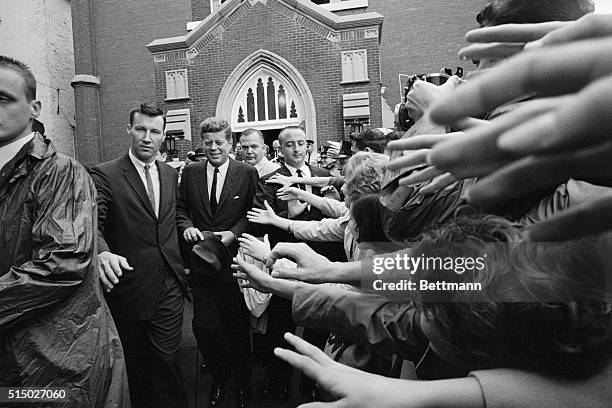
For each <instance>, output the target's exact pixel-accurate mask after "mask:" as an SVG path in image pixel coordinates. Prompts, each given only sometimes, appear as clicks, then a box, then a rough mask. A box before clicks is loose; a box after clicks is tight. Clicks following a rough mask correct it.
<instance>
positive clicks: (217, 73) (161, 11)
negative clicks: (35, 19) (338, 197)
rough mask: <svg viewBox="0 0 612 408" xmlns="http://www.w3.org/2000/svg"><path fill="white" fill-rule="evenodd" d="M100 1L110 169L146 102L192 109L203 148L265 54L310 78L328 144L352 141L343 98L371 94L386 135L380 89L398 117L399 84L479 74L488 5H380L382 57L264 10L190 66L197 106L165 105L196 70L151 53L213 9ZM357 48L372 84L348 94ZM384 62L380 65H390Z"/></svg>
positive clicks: (97, 12) (193, 2) (434, 0)
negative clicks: (218, 115) (344, 55)
mask: <svg viewBox="0 0 612 408" xmlns="http://www.w3.org/2000/svg"><path fill="white" fill-rule="evenodd" d="M0 1H1V0H0ZM5 1H9V0H5ZM90 1H91V2H92V4H93V5H94V6H93V11H94V17H95V21H94V34H95V43H96V45H97V47H96V53H95V57H96V70H97V73H98V75H99V76H100V78H101V88H100V115H101V119H102V140H103V143H102V145H103V149H104V155H103V157H104V160H108V159H111V158H113V157H115V156H117V155H118V154H121V153H123V152H124V151H125V150H126V149H127V146H128V140H127V137H125V123H126V122H127V112H128V111H129V109H130V108H131V107H132V106H133V105H135V104H136V103H138V102H141V101H155V100H157V102H158V103H161V104H162V105H163V107H164V109H180V108H184V107H187V108H190V109H191V112H192V114H191V118H192V119H191V120H192V135H193V136H194V140H196V139H197V125H198V124H199V122H200V121H201V120H202V118H204V117H207V116H211V115H214V113H215V107H216V102H217V100H216V98H217V96H218V95H219V92H220V90H221V87H222V86H223V84H224V82H225V79H226V78H227V76H228V75H229V73H230V72H231V70H232V69H233V68H234V67H235V66H236V65H237V64H238V63H239V62H240V61H242V60H243V59H244V58H245V57H246V56H247V55H248V54H250V53H251V52H253V51H255V50H257V49H259V48H265V49H267V50H270V51H272V52H275V53H277V54H279V55H281V56H282V57H283V58H285V59H287V60H289V62H290V63H291V64H293V65H294V66H295V67H296V68H297V69H298V70H299V71H300V72H301V73H302V74H303V76H304V78H305V80H306V82H307V83H308V86H309V87H310V90H311V92H312V94H313V96H314V98H315V105H316V112H317V134H318V137H319V139H320V140H328V139H332V140H337V139H338V138H340V137H341V136H342V135H343V134H345V133H346V129H345V128H344V127H343V124H342V94H343V93H352V92H364V91H367V92H369V93H370V102H371V121H372V125H373V126H380V125H381V121H382V119H381V115H382V112H381V106H380V103H379V101H380V96H381V95H380V86H381V85H382V86H384V87H386V92H385V93H384V94H383V95H382V96H384V97H385V99H386V101H387V103H388V106H386V107H385V108H386V110H387V111H388V110H389V109H391V108H392V107H393V106H394V105H395V103H397V102H399V98H400V90H399V85H398V74H400V73H402V74H413V73H426V72H437V71H439V70H440V68H442V67H452V68H453V69H454V68H455V67H456V66H457V65H460V66H463V67H464V68H465V69H471V64H469V63H465V62H462V61H459V60H458V59H457V57H456V55H457V50H458V49H459V48H460V47H461V45H462V44H463V43H464V42H463V36H464V34H465V32H466V31H467V30H468V29H471V28H474V27H475V25H476V24H475V15H476V13H477V12H478V10H480V8H481V7H482V6H483V5H484V3H485V1H484V0H464V1H463V2H460V6H458V5H455V4H454V3H453V4H452V5H449V4H450V3H449V2H443V1H441V0H410V1H407V0H406V1H401V2H400V1H399V0H370V2H369V7H368V8H367V9H366V10H365V11H376V12H379V13H381V14H382V15H383V16H384V17H385V19H384V23H383V28H382V38H381V43H380V46H379V47H378V45H377V44H378V39H368V40H364V39H361V40H355V42H354V44H348V43H344V42H343V43H335V44H334V43H331V42H329V41H327V40H325V39H323V38H322V37H321V36H319V35H317V34H313V33H312V32H309V31H308V30H306V29H305V28H303V27H301V26H299V25H296V24H295V23H294V22H293V21H289V20H288V19H287V18H285V17H283V16H281V15H280V14H278V13H276V12H274V11H273V10H270V9H269V8H268V7H266V6H264V5H263V4H261V3H258V4H257V5H256V6H255V8H254V9H253V10H252V11H251V12H249V13H248V15H247V16H243V17H241V19H240V20H239V21H236V22H235V26H236V28H235V29H229V30H227V31H225V32H224V33H223V34H221V36H220V37H219V38H217V39H216V40H215V41H214V42H213V43H211V44H209V46H208V47H207V49H206V52H205V53H202V54H200V55H199V56H198V57H196V58H195V59H194V60H193V63H192V64H191V65H189V66H188V69H189V79H190V88H191V89H190V93H191V94H192V99H191V100H189V101H187V102H172V103H163V97H164V96H165V95H163V93H164V90H165V78H164V77H163V71H165V70H166V69H171V68H184V67H185V66H186V64H185V62H184V61H183V62H175V63H170V62H167V63H162V64H154V63H153V58H152V55H151V54H150V53H149V51H148V50H147V49H146V48H145V45H146V44H148V43H149V42H150V41H152V40H154V39H158V38H165V37H172V36H177V35H183V34H185V23H186V22H187V21H193V20H200V19H203V18H205V17H206V16H207V15H208V13H209V1H208V0H178V1H174V2H167V1H163V0H133V1H130V2H117V1H111V0H106V1H94V0H90ZM362 11H363V10H362ZM354 12H356V11H351V13H354ZM360 41H366V42H367V45H366V46H364V45H362V44H361V43H360ZM353 47H354V48H353ZM356 48H367V49H368V65H369V67H368V70H369V78H370V82H369V83H368V84H359V85H340V81H341V78H340V76H341V60H340V52H341V50H343V49H356ZM307 50H308V52H307ZM376 54H379V55H380V64H378V63H377V60H376V58H375V55H376ZM77 57H78V56H77ZM156 65H157V66H156ZM376 65H378V66H376ZM156 69H158V72H157V76H155V75H156V74H155V70H156ZM378 71H380V73H379V72H378ZM379 78H380V79H379ZM156 81H157V82H156ZM379 81H380V82H379ZM156 89H157V93H156ZM194 95H195V96H194ZM181 146H182V145H181ZM188 147H189V148H190V146H188ZM182 148H183V147H181V149H182ZM187 150H189V149H187Z"/></svg>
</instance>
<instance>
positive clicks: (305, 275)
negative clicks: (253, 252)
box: [266, 242, 333, 283]
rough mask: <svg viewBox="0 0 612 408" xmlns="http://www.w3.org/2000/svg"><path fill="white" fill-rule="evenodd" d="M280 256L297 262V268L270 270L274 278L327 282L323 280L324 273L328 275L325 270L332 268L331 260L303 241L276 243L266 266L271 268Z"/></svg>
mask: <svg viewBox="0 0 612 408" xmlns="http://www.w3.org/2000/svg"><path fill="white" fill-rule="evenodd" d="M281 258H288V259H290V260H292V261H293V262H295V263H296V264H297V268H282V267H281V268H277V269H275V270H273V271H272V276H274V277H276V278H285V279H296V280H300V281H303V282H310V283H322V282H327V281H326V280H325V277H326V275H329V274H328V272H327V271H329V270H330V269H332V268H333V262H331V261H330V260H329V259H327V258H325V257H324V256H323V255H319V254H317V253H316V252H315V251H314V250H312V248H310V247H309V246H308V245H306V244H305V243H303V242H300V243H285V242H281V243H278V244H276V246H275V247H274V248H273V249H272V251H271V252H270V256H269V257H268V262H267V264H266V266H268V267H269V268H271V267H272V265H273V264H274V262H276V260H277V259H281Z"/></svg>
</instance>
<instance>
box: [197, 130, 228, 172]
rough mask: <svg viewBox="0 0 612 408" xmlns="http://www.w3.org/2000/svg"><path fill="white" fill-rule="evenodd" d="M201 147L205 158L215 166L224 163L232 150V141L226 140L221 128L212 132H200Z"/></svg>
mask: <svg viewBox="0 0 612 408" xmlns="http://www.w3.org/2000/svg"><path fill="white" fill-rule="evenodd" d="M202 147H203V148H204V154H205V155H206V158H207V159H208V161H209V162H210V164H212V165H213V166H215V167H219V166H221V165H222V164H224V163H225V162H226V161H227V160H228V158H229V153H230V151H231V150H232V141H231V140H227V138H226V137H225V132H224V131H223V130H221V131H219V132H214V133H202Z"/></svg>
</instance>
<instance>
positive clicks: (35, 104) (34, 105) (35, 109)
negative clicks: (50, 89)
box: [30, 100, 42, 119]
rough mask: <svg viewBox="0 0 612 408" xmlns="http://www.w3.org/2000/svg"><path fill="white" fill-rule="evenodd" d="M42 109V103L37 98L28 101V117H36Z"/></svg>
mask: <svg viewBox="0 0 612 408" xmlns="http://www.w3.org/2000/svg"><path fill="white" fill-rule="evenodd" d="M41 109H42V104H41V103H40V101H38V100H34V101H32V102H30V110H31V113H30V117H31V118H32V119H36V118H37V117H38V116H39V115H40V110H41Z"/></svg>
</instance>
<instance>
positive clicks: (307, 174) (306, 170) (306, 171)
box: [285, 163, 312, 193]
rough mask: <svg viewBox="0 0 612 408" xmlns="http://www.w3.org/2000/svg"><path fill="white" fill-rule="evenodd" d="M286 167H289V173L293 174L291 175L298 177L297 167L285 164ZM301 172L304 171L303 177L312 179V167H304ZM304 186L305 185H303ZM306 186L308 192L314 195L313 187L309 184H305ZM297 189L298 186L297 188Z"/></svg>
mask: <svg viewBox="0 0 612 408" xmlns="http://www.w3.org/2000/svg"><path fill="white" fill-rule="evenodd" d="M285 166H287V168H288V169H289V171H290V172H291V175H292V176H293V177H298V174H297V170H298V169H296V168H295V167H292V166H289V165H288V164H287V163H285ZM300 170H302V177H311V176H312V174H311V173H310V167H308V166H307V165H305V164H304V165H303V166H302V167H301V168H300ZM302 184H303V183H302ZM304 186H306V191H308V192H309V193H312V186H311V185H308V184H304ZM295 187H297V185H296V186H295Z"/></svg>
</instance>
